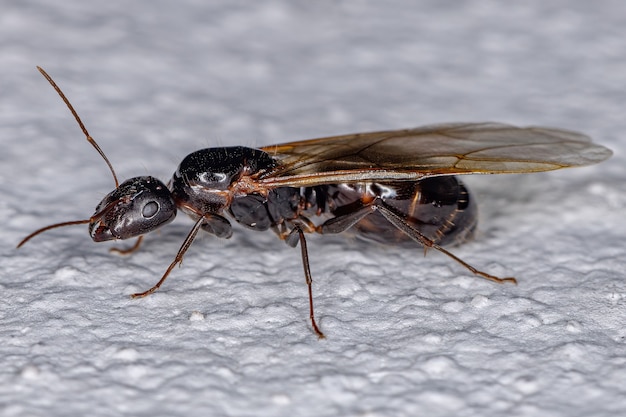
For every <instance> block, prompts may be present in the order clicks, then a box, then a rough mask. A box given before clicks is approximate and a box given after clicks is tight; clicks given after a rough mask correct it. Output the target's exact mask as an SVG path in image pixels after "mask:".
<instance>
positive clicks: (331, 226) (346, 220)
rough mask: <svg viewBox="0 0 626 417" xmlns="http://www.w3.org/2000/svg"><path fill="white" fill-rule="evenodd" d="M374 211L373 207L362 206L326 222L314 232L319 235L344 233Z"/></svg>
mask: <svg viewBox="0 0 626 417" xmlns="http://www.w3.org/2000/svg"><path fill="white" fill-rule="evenodd" d="M375 210H376V207H375V206H373V205H367V206H363V207H361V208H360V209H358V210H356V211H353V212H352V213H348V214H344V215H342V216H337V217H333V218H332V219H328V220H326V221H325V222H324V223H322V224H321V225H319V226H318V227H317V228H316V231H317V232H318V233H321V234H327V233H341V232H345V231H346V230H348V229H349V228H351V227H352V226H354V225H355V224H357V223H358V222H359V221H361V220H362V219H363V218H364V217H366V216H368V215H370V214H372V213H373V212H374V211H375Z"/></svg>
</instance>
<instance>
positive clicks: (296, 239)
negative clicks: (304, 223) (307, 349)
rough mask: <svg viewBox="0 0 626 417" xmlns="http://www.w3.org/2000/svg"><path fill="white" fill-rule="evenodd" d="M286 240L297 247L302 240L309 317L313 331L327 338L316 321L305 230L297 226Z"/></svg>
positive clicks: (322, 337)
mask: <svg viewBox="0 0 626 417" xmlns="http://www.w3.org/2000/svg"><path fill="white" fill-rule="evenodd" d="M296 233H297V235H296ZM286 242H287V244H288V245H289V246H291V247H295V246H296V245H297V244H298V242H300V250H301V252H302V266H303V267H304V279H305V280H306V285H307V286H308V288H309V318H310V319H311V325H312V326H313V331H314V332H315V334H317V337H318V338H320V339H324V338H326V336H324V333H322V331H321V330H320V329H319V327H318V326H317V323H316V322H315V312H314V309H313V289H312V283H313V278H312V277H311V268H310V266H309V253H308V250H307V247H306V239H305V237H304V232H303V231H302V229H301V228H300V227H299V226H296V227H295V228H294V229H293V230H292V231H291V233H290V235H289V236H288V237H287V239H286Z"/></svg>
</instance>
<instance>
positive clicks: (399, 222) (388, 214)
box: [373, 199, 517, 284]
mask: <svg viewBox="0 0 626 417" xmlns="http://www.w3.org/2000/svg"><path fill="white" fill-rule="evenodd" d="M373 207H375V208H376V209H378V211H379V212H380V214H382V215H383V216H384V217H385V219H387V220H389V223H391V224H393V225H394V226H395V227H397V228H398V229H399V230H401V231H402V232H404V233H405V234H406V235H407V236H409V237H410V238H411V239H413V240H415V241H416V242H418V243H420V244H422V245H423V246H424V248H433V249H436V250H438V251H439V252H441V253H443V254H444V255H447V256H449V257H450V258H452V259H454V260H455V261H457V262H458V263H460V264H461V265H463V266H464V267H465V268H467V269H469V270H470V271H471V272H472V273H473V274H474V275H478V276H479V277H483V278H485V279H488V280H490V281H494V282H497V283H499V284H503V283H505V282H510V283H513V284H517V280H516V279H515V278H513V277H507V278H499V277H496V276H494V275H490V274H488V273H486V272H483V271H480V270H478V269H476V268H474V267H473V266H471V265H470V264H468V263H467V262H465V261H464V260H462V259H461V258H459V257H457V256H455V255H454V254H452V253H451V252H449V251H447V250H446V249H444V248H442V247H441V246H439V245H438V244H436V243H435V242H433V241H432V240H431V239H429V238H427V237H426V236H424V235H423V234H422V233H420V232H419V231H418V230H417V229H415V228H414V227H412V226H411V225H410V224H409V223H407V221H406V220H405V219H404V218H403V217H402V216H401V215H399V214H397V213H396V212H395V211H394V210H393V209H392V208H391V207H389V206H388V205H387V204H385V202H383V201H382V200H380V199H376V200H375V201H374V203H373Z"/></svg>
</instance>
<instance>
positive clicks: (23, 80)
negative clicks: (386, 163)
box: [0, 0, 626, 417]
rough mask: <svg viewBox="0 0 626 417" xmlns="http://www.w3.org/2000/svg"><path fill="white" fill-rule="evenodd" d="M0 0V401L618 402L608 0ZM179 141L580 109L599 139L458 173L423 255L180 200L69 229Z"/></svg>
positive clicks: (613, 66)
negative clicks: (233, 225)
mask: <svg viewBox="0 0 626 417" xmlns="http://www.w3.org/2000/svg"><path fill="white" fill-rule="evenodd" d="M211 3H217V2H204V1H192V0H186V1H179V2H165V1H136V2H123V1H118V0H113V1H109V2H106V3H105V2H90V1H65V2H63V3H60V2H57V3H56V4H55V5H51V3H50V2H44V1H20V2H17V1H11V2H5V4H3V6H2V13H1V15H0V69H1V73H2V77H0V91H2V96H1V98H0V120H1V122H0V145H1V149H2V150H1V152H0V195H2V198H1V199H0V218H1V219H2V234H1V235H0V244H1V247H0V250H1V252H0V253H1V255H0V256H1V263H2V264H1V272H0V288H1V289H2V298H1V299H0V341H1V343H0V414H2V415H4V416H24V415H31V416H61V415H62V416H83V415H91V416H99V415H102V416H106V415H121V414H128V415H138V416H142V415H145V416H148V415H150V416H155V415H170V416H173V415H176V416H196V415H197V416H200V415H202V416H204V415H214V416H219V415H236V416H258V415H274V416H296V415H297V416H316V417H320V416H337V415H342V416H349V415H367V416H390V415H394V416H401V415H412V416H415V415H429V416H445V415H455V416H479V415H480V416H485V415H491V416H537V415H562V416H590V415H594V416H608V415H616V416H617V415H623V413H624V410H625V409H626V388H625V387H624V377H625V375H626V345H625V337H626V283H625V280H624V275H625V272H626V266H625V264H624V260H625V259H626V258H625V255H626V245H624V239H625V238H626V226H625V222H624V214H625V207H626V197H625V196H626V186H625V182H624V174H625V168H624V167H625V161H624V149H625V148H626V144H625V142H624V134H625V133H624V132H625V131H626V117H625V116H624V114H625V112H624V107H625V104H626V56H625V55H624V51H626V5H625V4H624V2H622V1H618V0H616V1H602V2H589V1H564V0H563V1H551V2H545V1H543V0H531V1H525V2H517V3H515V4H513V3H511V2H498V1H489V0H475V1H469V2H462V3H461V2H453V1H444V2H441V1H434V0H433V1H422V2H403V1H385V2H369V3H368V2H340V3H339V4H337V2H330V1H320V2H304V1H300V2H289V1H269V2H250V1H230V2H221V4H211ZM35 65H41V66H43V67H44V68H46V69H47V70H48V71H49V73H50V74H51V75H52V76H53V77H54V78H55V79H56V81H57V82H58V83H59V84H60V85H61V86H62V88H63V89H64V90H65V92H66V94H67V95H68V96H69V97H70V99H71V100H72V102H73V103H74V105H75V106H76V108H77V110H78V111H79V113H80V115H81V116H82V118H83V121H84V122H85V123H86V125H87V127H88V128H89V130H90V132H91V133H92V135H93V136H94V137H95V138H97V140H98V141H99V142H100V145H101V146H102V147H103V148H104V150H105V151H106V152H107V154H108V156H109V158H110V159H111V161H112V162H113V164H114V165H115V167H116V169H117V171H118V174H119V175H120V176H122V177H125V178H126V177H130V176H135V175H143V174H145V173H150V174H153V175H156V176H159V177H161V178H163V179H167V178H169V176H170V175H171V174H172V172H173V171H174V169H175V167H176V165H177V164H178V162H179V161H180V160H181V159H182V158H183V157H184V156H185V155H186V154H187V153H189V152H191V151H192V150H195V149H198V148H201V147H205V146H209V145H215V144H226V145H230V144H243V145H267V144H270V143H275V142H282V141H287V140H296V139H304V138H309V137H316V136H317V137H319V136H324V135H330V134H339V133H350V132H355V131H367V130H373V129H389V128H404V127H412V126H418V125H422V124H428V123H435V122H444V121H485V120H493V121H500V122H507V123H514V124H520V125H528V124H538V125H548V126H556V127H563V128H569V129H574V130H581V131H584V132H586V133H588V134H590V135H591V136H593V137H594V138H595V140H596V141H598V142H601V143H603V144H605V145H607V146H609V147H611V148H612V149H613V150H614V151H615V155H614V157H613V158H612V159H611V160H609V161H607V162H606V163H604V164H601V165H598V166H595V167H590V168H583V169H578V170H570V171H563V172H558V173H549V174H538V175H527V176H497V177H482V178H468V182H469V185H470V186H471V187H472V189H473V191H474V193H475V194H476V195H477V196H478V197H479V198H480V209H481V224H480V232H479V236H478V239H477V240H476V241H474V242H472V243H470V244H467V245H465V246H463V247H460V248H457V249H456V250H455V253H456V254H457V255H459V256H461V257H462V258H464V259H466V260H467V261H469V262H471V263H472V264H474V265H476V266H478V267H481V268H483V269H486V270H488V271H490V272H493V273H496V274H501V275H505V274H513V275H515V276H516V277H517V278H518V279H519V281H520V284H519V285H518V286H511V285H504V286H502V285H495V284H492V283H490V282H486V281H483V280H480V279H477V278H474V277H472V276H470V275H469V274H468V273H467V271H465V270H463V269H462V268H460V267H458V266H457V265H455V264H454V263H452V262H451V261H449V260H448V259H446V258H445V257H443V256H441V255H438V254H435V253H432V254H429V256H427V257H426V258H425V259H424V258H423V257H422V255H421V252H420V250H416V251H410V250H402V249H395V248H384V247H378V246H376V245H367V244H361V243H358V242H353V241H349V240H345V239H341V238H339V237H335V238H330V239H325V238H324V239H322V238H311V239H310V240H309V250H310V254H311V262H312V269H313V274H314V278H315V285H314V292H315V300H316V303H317V304H316V307H317V313H318V316H319V322H320V325H321V326H322V328H323V330H324V331H325V332H326V334H327V336H328V339H327V340H324V341H318V340H317V339H316V337H315V336H314V335H313V334H312V332H311V330H310V326H309V324H308V320H307V298H306V287H305V285H304V282H303V278H302V275H301V274H302V272H301V265H300V259H299V254H298V251H296V250H293V249H290V248H288V247H286V246H285V245H284V244H283V243H281V242H280V241H278V240H277V239H276V238H275V237H273V236H272V235H271V234H261V233H254V232H250V231H243V230H237V231H236V234H235V236H234V237H233V238H232V239H231V240H228V241H218V240H217V239H214V238H203V239H200V240H199V241H198V242H196V243H195V244H194V246H193V247H192V248H191V250H190V251H189V253H188V256H187V257H186V259H185V264H184V266H183V268H180V269H176V270H175V271H174V273H173V275H172V276H171V278H170V279H169V280H168V281H167V282H166V284H165V286H164V288H163V289H162V291H160V292H158V293H156V294H155V295H153V296H152V297H149V298H147V299H143V300H134V301H132V300H130V299H129V298H128V294H129V293H132V292H134V291H138V290H143V289H146V288H148V287H149V286H151V285H152V284H153V283H154V282H155V280H156V279H157V278H158V276H159V275H160V274H161V273H162V271H163V270H164V268H165V267H166V265H167V263H168V262H169V261H170V260H171V259H172V257H173V256H174V254H175V252H176V250H177V249H178V245H179V244H180V242H181V241H182V239H183V238H184V236H185V234H186V233H187V231H188V229H189V228H190V227H191V222H190V221H189V220H187V219H186V218H184V216H179V219H177V221H176V222H175V223H174V224H172V225H170V226H168V227H166V228H165V229H163V230H162V231H161V232H159V233H155V234H154V235H153V236H149V238H148V239H147V242H146V244H145V245H144V247H143V249H142V250H141V251H140V252H139V253H137V254H135V255H133V256H132V257H129V258H122V257H119V256H116V255H112V254H109V253H108V251H107V250H108V248H109V247H111V245H107V244H100V245H95V244H92V243H91V241H90V240H89V238H88V236H87V235H86V232H85V230H84V228H83V229H81V228H80V227H75V228H67V229H60V230H57V231H54V232H50V233H48V234H46V235H42V236H40V237H39V238H37V239H36V240H33V241H32V242H31V243H29V244H28V245H27V246H26V247H24V248H23V249H20V250H19V251H17V250H15V249H14V246H15V244H16V243H17V242H18V241H19V240H20V239H21V238H22V237H23V236H24V235H26V234H27V233H29V232H30V231H32V230H34V229H36V228H38V227H41V226H43V225H46V224H49V223H54V222H58V221H63V220H70V219H77V218H85V217H88V216H90V215H91V212H92V210H93V207H94V206H95V204H96V203H97V202H98V201H99V199H100V198H101V196H103V195H104V194H105V193H106V192H108V191H109V190H110V188H111V186H112V180H111V178H110V176H109V174H108V173H107V170H106V167H105V165H104V163H103V162H102V161H101V160H100V159H99V157H98V155H97V154H96V153H95V152H94V151H93V149H91V147H90V146H88V145H87V144H86V142H85V141H84V139H83V137H82V135H81V133H80V131H79V130H78V128H77V127H76V125H75V123H74V121H73V119H72V117H71V116H70V114H69V112H68V111H67V109H66V108H65V107H64V105H63V104H62V103H61V101H60V100H59V98H58V97H57V96H56V94H55V93H54V91H53V90H52V89H51V88H50V87H49V86H48V84H47V83H46V82H45V80H44V79H43V78H42V77H41V76H40V75H39V74H38V73H37V72H36V70H35V68H34V67H35Z"/></svg>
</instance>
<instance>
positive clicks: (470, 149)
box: [259, 123, 611, 187]
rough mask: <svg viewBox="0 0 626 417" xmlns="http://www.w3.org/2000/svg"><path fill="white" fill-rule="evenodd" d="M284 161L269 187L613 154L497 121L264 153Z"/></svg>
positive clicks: (580, 138)
mask: <svg viewBox="0 0 626 417" xmlns="http://www.w3.org/2000/svg"><path fill="white" fill-rule="evenodd" d="M261 149H262V150H263V151H265V152H267V153H269V154H270V155H272V156H273V157H274V158H275V159H276V160H277V161H279V164H278V167H277V168H276V169H274V170H273V171H271V172H268V173H267V174H265V175H263V176H262V177H261V178H260V179H259V181H260V183H261V184H263V185H265V186H270V187H276V186H295V187H298V186H312V185H320V184H328V183H336V182H350V181H373V180H376V181H384V180H416V179H420V178H424V177H429V176H437V175H458V174H503V173H525V172H539V171H550V170H554V169H560V168H566V167H576V166H584V165H590V164H595V163H598V162H600V161H603V160H605V159H607V158H608V157H609V156H611V151H610V150H609V149H607V148H605V147H603V146H601V145H597V144H594V143H591V139H590V138H589V137H588V136H585V135H583V134H580V133H577V132H571V131H567V130H561V129H553V128H546V127H524V128H520V127H515V126H509V125H504V124H498V123H454V124H442V125H432V126H424V127H419V128H416V129H406V130H392V131H386V132H372V133H357V134H352V135H344V136H333V137H327V138H320V139H311V140H304V141H299V142H290V143H284V144H280V145H272V146H266V147H263V148H261Z"/></svg>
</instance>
